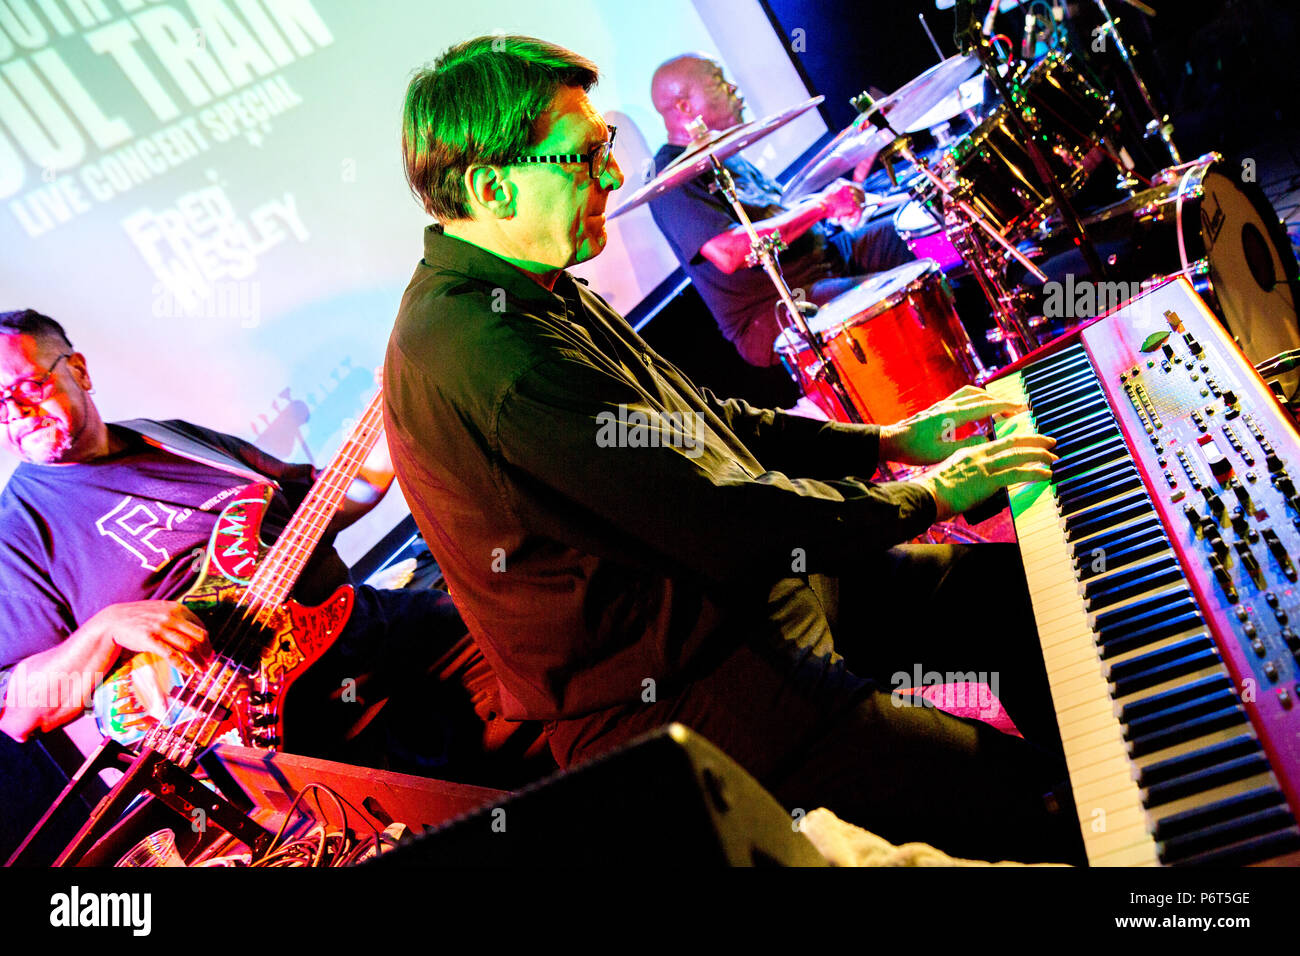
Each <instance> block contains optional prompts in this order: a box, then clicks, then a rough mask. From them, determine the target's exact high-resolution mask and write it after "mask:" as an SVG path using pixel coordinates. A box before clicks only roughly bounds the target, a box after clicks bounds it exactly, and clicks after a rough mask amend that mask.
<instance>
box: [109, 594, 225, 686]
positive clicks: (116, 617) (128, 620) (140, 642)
mask: <svg viewBox="0 0 1300 956" xmlns="http://www.w3.org/2000/svg"><path fill="white" fill-rule="evenodd" d="M86 626H88V627H92V628H95V629H96V631H97V632H98V633H100V634H102V635H104V636H105V637H107V638H109V639H110V640H111V641H112V642H113V643H114V644H116V645H117V646H118V647H121V648H123V649H125V650H128V651H147V652H149V653H151V654H157V655H158V656H159V657H162V658H164V659H165V660H168V661H171V662H172V663H173V664H175V665H177V666H178V667H180V668H181V669H182V670H185V671H188V670H190V669H191V668H193V667H199V666H202V665H204V664H206V663H207V661H208V660H209V659H210V657H211V652H212V651H211V646H210V645H209V644H208V633H207V631H206V630H205V629H204V627H203V622H202V621H200V620H199V619H198V617H197V616H195V614H194V612H193V611H191V610H190V609H189V608H187V607H186V606H185V605H184V604H182V603H180V602H179V601H130V602H127V603H123V604H110V605H109V606H108V607H106V608H104V609H103V610H102V611H100V612H99V613H98V614H96V615H95V616H94V617H92V618H91V619H90V620H89V621H87V622H86Z"/></svg>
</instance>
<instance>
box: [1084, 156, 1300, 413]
mask: <svg viewBox="0 0 1300 956" xmlns="http://www.w3.org/2000/svg"><path fill="white" fill-rule="evenodd" d="M1240 173H1241V171H1240V170H1238V169H1234V168H1233V167H1231V166H1229V165H1228V164H1226V163H1224V162H1223V157H1221V156H1219V155H1218V154H1217V153H1209V154H1207V155H1205V156H1202V157H1201V158H1199V159H1197V160H1194V161H1193V162H1191V163H1187V164H1185V165H1183V166H1179V167H1175V168H1173V169H1170V170H1166V171H1165V173H1164V174H1163V176H1164V179H1165V180H1166V181H1165V182H1162V183H1160V184H1158V185H1157V186H1155V187H1154V188H1152V189H1149V190H1146V191H1144V192H1141V193H1138V194H1137V195H1136V196H1134V197H1133V198H1132V199H1129V200H1126V201H1125V202H1123V203H1119V204H1117V205H1115V206H1112V207H1110V208H1108V209H1106V210H1102V211H1101V212H1099V213H1097V214H1096V215H1093V216H1090V217H1088V218H1087V219H1086V220H1085V221H1084V222H1085V226H1086V227H1087V229H1088V234H1089V235H1090V236H1093V237H1094V238H1098V239H1106V238H1111V237H1120V236H1123V235H1124V234H1126V233H1127V234H1128V235H1129V236H1131V237H1132V239H1133V240H1134V241H1135V243H1136V247H1137V248H1136V251H1135V262H1134V263H1133V264H1132V265H1130V266H1129V269H1128V271H1130V272H1133V271H1134V270H1135V269H1136V271H1139V272H1141V273H1143V274H1144V275H1143V278H1145V277H1147V276H1152V277H1163V276H1167V275H1175V274H1179V273H1181V274H1184V275H1186V276H1187V277H1188V278H1189V279H1190V280H1191V282H1192V285H1193V286H1194V287H1195V288H1196V290H1197V291H1198V292H1199V293H1200V294H1201V295H1202V296H1203V297H1204V299H1205V301H1206V304H1207V305H1209V306H1210V308H1211V309H1213V310H1214V312H1215V314H1216V315H1218V317H1219V319H1220V321H1222V323H1223V325H1224V327H1225V328H1226V329H1227V330H1228V333H1229V334H1230V335H1231V336H1232V337H1233V339H1234V340H1235V341H1236V343H1237V344H1238V345H1239V346H1240V347H1241V350H1242V351H1243V352H1244V353H1245V354H1246V358H1248V359H1249V360H1250V361H1251V362H1252V363H1253V364H1255V365H1258V364H1259V363H1260V362H1263V361H1264V360H1265V359H1268V358H1271V357H1273V356H1274V355H1276V354H1277V353H1279V352H1283V351H1286V350H1288V349H1296V348H1300V313H1298V312H1297V307H1298V306H1300V264H1297V262H1296V257H1295V252H1294V250H1293V249H1292V248H1291V244H1290V242H1289V241H1288V239H1287V236H1286V232H1285V230H1284V229H1283V228H1282V225H1281V223H1280V222H1279V221H1278V217H1277V213H1276V212H1275V211H1274V210H1273V207H1272V206H1271V205H1270V204H1269V201H1268V199H1267V197H1265V195H1264V192H1263V190H1262V189H1260V188H1259V186H1257V185H1256V184H1254V183H1252V182H1242V181H1241V174H1240ZM1278 381H1279V382H1280V384H1281V385H1282V388H1283V392H1284V394H1285V395H1286V397H1287V398H1293V397H1295V396H1296V394H1297V392H1300V371H1297V372H1289V373H1287V374H1286V375H1283V376H1281V377H1280V378H1279V379H1278Z"/></svg>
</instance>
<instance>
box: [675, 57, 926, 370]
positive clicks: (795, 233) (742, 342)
mask: <svg viewBox="0 0 1300 956" xmlns="http://www.w3.org/2000/svg"><path fill="white" fill-rule="evenodd" d="M650 96H651V98H652V100H653V101H654V106H655V109H656V110H658V111H659V115H660V116H662V117H663V120H664V126H665V128H666V129H667V132H668V142H667V143H666V144H665V145H664V146H663V148H661V149H660V150H659V152H658V153H657V154H656V155H655V170H656V172H658V171H659V170H662V169H663V168H664V167H665V166H667V165H668V164H669V163H671V162H672V161H673V160H675V159H676V158H677V157H678V156H680V155H681V154H682V153H683V152H684V151H685V150H686V148H687V146H688V145H689V144H690V142H691V140H692V132H691V124H692V122H693V121H694V120H695V119H696V117H700V118H701V119H703V121H704V124H705V126H707V127H708V129H710V130H725V129H729V128H730V127H732V126H735V125H736V124H738V123H740V122H741V116H742V114H743V112H744V109H745V101H744V98H743V97H741V96H740V95H739V93H738V90H737V87H736V85H735V84H734V83H730V82H728V81H727V79H726V77H725V75H724V74H723V72H722V67H721V65H719V64H718V63H717V62H716V61H714V60H712V59H710V58H709V57H707V56H705V55H703V54H699V53H686V54H683V55H681V56H677V57H674V58H673V59H671V60H668V61H667V62H665V63H663V64H662V65H661V66H660V67H659V68H658V69H657V70H655V73H654V78H653V80H652V81H651V86H650ZM724 165H725V166H726V167H727V169H728V170H730V172H731V175H732V177H733V178H734V179H735V181H736V188H737V192H738V193H739V196H740V201H741V203H742V204H743V205H744V206H745V212H746V213H747V214H748V215H749V217H750V218H751V219H752V220H753V221H754V227H755V229H756V231H757V232H758V234H759V235H760V236H766V235H769V234H771V233H772V232H774V231H776V230H780V233H781V238H782V240H784V241H785V242H786V243H787V244H788V245H789V249H788V250H787V251H785V252H782V253H781V256H780V258H781V269H782V272H783V273H784V274H785V278H786V281H787V282H788V283H789V285H790V288H791V289H792V290H796V292H795V295H796V297H797V298H798V297H800V293H802V298H805V299H808V300H809V301H812V302H815V303H817V304H819V305H820V304H822V303H824V302H827V301H829V300H830V299H832V298H834V297H835V296H836V295H839V294H840V293H841V292H845V291H847V290H848V289H849V288H851V287H852V286H854V285H856V284H857V283H858V282H860V281H862V278H863V277H865V276H866V275H868V274H871V273H875V272H881V271H884V270H886V269H892V268H893V267H895V266H898V265H901V264H903V263H904V262H909V261H911V260H912V259H913V258H914V257H913V255H912V253H911V251H910V250H909V249H908V248H907V245H906V243H904V242H903V241H902V240H901V239H899V237H898V234H897V233H896V232H895V231H894V229H893V225H892V223H891V222H890V221H889V220H888V219H884V220H880V221H879V222H871V223H865V224H859V220H860V219H861V217H862V212H863V207H864V205H865V202H866V194H865V193H864V192H863V190H862V189H861V188H860V187H859V186H858V185H856V184H855V183H851V182H848V181H847V180H843V179H841V180H837V181H836V182H834V183H831V185H829V186H827V187H826V189H824V190H823V191H822V192H821V193H819V194H817V195H814V196H812V197H809V198H808V199H806V200H804V201H802V202H800V203H799V204H798V205H796V206H792V207H786V206H784V205H782V203H781V190H780V188H779V187H778V186H777V185H776V183H774V182H772V181H771V180H770V179H768V178H767V177H766V176H764V175H763V174H762V173H761V172H760V171H759V170H758V168H757V167H755V166H754V165H753V164H752V163H749V162H747V161H745V160H744V159H742V158H741V157H739V156H734V157H732V158H730V159H728V160H726V161H725V163H724ZM708 180H709V176H707V175H706V176H701V177H700V178H698V179H696V180H695V181H693V182H690V183H687V184H686V186H684V187H682V188H679V189H674V190H670V191H668V192H666V193H664V194H663V195H661V196H659V197H658V198H657V199H654V200H651V202H650V212H651V214H652V215H653V216H654V220H655V222H656V223H657V224H658V226H659V229H660V231H662V232H663V234H664V236H665V238H667V240H668V244H669V245H671V246H672V248H673V252H674V253H675V254H676V256H677V259H678V261H679V262H681V264H682V268H683V269H685V270H686V274H687V275H688V276H689V277H690V279H691V281H692V282H694V283H695V287H696V288H697V289H698V290H699V292H700V295H701V296H702V297H703V298H704V301H705V304H707V305H708V307H709V309H710V311H711V312H712V313H713V317H714V319H716V320H717V323H718V328H719V329H721V331H722V334H723V335H724V336H725V337H726V338H727V339H728V340H729V341H730V342H732V343H733V344H734V345H735V346H736V350H737V351H738V352H739V353H740V355H741V357H742V358H744V359H745V361H746V362H749V363H750V364H751V365H757V366H768V365H773V364H775V363H776V362H777V357H776V355H775V353H774V352H773V344H774V343H775V341H776V337H777V336H778V335H779V334H780V332H781V324H780V319H779V318H778V310H779V308H780V306H779V304H778V301H777V297H776V291H775V289H774V288H773V287H772V283H771V281H770V280H769V279H768V277H767V275H766V274H765V273H764V272H763V270H762V269H761V268H759V267H757V266H753V267H751V266H748V265H746V263H745V257H746V255H747V254H748V253H749V247H750V242H749V236H748V235H747V234H746V232H745V230H744V229H743V228H742V227H741V226H740V225H739V221H738V220H737V218H736V215H735V213H734V211H733V210H732V208H731V206H730V205H729V204H728V203H727V201H726V200H725V199H723V197H722V196H720V195H716V194H710V192H709V188H708ZM837 222H842V223H846V224H848V225H849V228H842V227H841V226H840V225H838V224H837Z"/></svg>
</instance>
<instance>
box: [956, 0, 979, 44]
mask: <svg viewBox="0 0 1300 956" xmlns="http://www.w3.org/2000/svg"><path fill="white" fill-rule="evenodd" d="M952 9H953V16H954V17H955V19H956V24H957V26H956V29H955V30H954V31H953V35H952V41H953V42H954V43H956V44H957V51H958V52H959V53H969V52H970V51H971V49H972V48H973V47H974V46H975V39H974V36H973V35H972V34H973V33H974V31H975V4H974V2H973V0H957V2H956V3H954V4H953V8H952Z"/></svg>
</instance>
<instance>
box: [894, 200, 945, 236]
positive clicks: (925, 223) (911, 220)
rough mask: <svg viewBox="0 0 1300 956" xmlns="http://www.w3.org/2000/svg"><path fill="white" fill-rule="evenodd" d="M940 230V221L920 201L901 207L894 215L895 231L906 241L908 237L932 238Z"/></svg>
mask: <svg viewBox="0 0 1300 956" xmlns="http://www.w3.org/2000/svg"><path fill="white" fill-rule="evenodd" d="M939 229H940V224H939V220H938V219H936V218H935V217H934V214H933V213H931V212H930V210H929V209H926V208H925V204H924V203H922V202H921V201H920V200H919V199H913V200H912V201H910V202H909V203H907V204H906V205H905V206H900V207H899V209H898V212H896V213H894V230H895V231H896V232H897V233H898V234H899V235H900V236H902V237H903V238H904V239H906V238H907V237H908V236H931V235H934V233H936V232H938V231H939Z"/></svg>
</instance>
